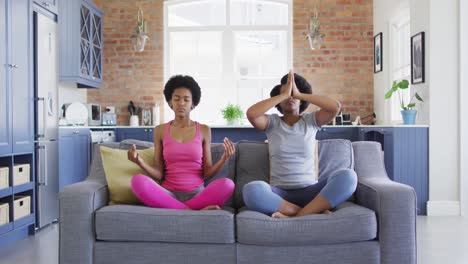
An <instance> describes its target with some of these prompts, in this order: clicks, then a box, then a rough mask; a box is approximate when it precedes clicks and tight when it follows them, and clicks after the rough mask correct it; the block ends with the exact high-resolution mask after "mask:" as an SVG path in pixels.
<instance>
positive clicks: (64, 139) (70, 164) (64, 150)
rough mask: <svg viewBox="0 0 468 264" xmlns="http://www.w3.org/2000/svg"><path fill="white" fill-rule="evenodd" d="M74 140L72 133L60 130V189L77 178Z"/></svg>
mask: <svg viewBox="0 0 468 264" xmlns="http://www.w3.org/2000/svg"><path fill="white" fill-rule="evenodd" d="M75 160H76V158H75V155H74V142H73V137H72V136H71V134H68V133H63V132H60V137H59V190H60V191H61V190H62V189H63V187H65V186H67V185H70V184H72V183H73V179H75V178H76V176H75V174H76V170H75Z"/></svg>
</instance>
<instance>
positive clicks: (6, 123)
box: [0, 0, 13, 155]
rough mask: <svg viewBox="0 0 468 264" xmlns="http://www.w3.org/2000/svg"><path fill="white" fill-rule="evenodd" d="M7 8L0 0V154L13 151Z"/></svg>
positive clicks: (3, 0)
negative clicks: (8, 76) (8, 75)
mask: <svg viewBox="0 0 468 264" xmlns="http://www.w3.org/2000/svg"><path fill="white" fill-rule="evenodd" d="M6 26H7V9H6V1H5V0H0V47H2V48H0V155H3V154H8V153H11V152H12V151H13V147H12V130H11V111H10V106H11V100H10V98H11V96H10V93H11V91H10V87H9V78H7V74H8V72H9V71H10V67H9V66H8V62H7V60H8V57H7V56H8V51H7V49H6V48H5V47H7V28H6Z"/></svg>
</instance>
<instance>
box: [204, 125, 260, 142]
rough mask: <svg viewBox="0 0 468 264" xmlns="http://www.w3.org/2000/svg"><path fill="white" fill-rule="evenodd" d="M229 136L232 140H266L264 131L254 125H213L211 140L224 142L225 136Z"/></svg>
mask: <svg viewBox="0 0 468 264" xmlns="http://www.w3.org/2000/svg"><path fill="white" fill-rule="evenodd" d="M225 137H227V138H229V139H230V140H231V141H232V142H234V143H235V142H239V141H241V140H248V141H260V142H264V141H265V140H266V134H265V132H264V131H260V130H257V129H255V128H253V127H212V128H211V142H212V143H223V141H224V138H225Z"/></svg>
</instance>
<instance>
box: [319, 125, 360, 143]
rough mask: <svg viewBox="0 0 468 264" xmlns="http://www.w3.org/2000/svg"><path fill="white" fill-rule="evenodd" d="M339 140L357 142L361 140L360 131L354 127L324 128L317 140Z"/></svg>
mask: <svg viewBox="0 0 468 264" xmlns="http://www.w3.org/2000/svg"><path fill="white" fill-rule="evenodd" d="M339 138H341V139H348V140H350V141H357V140H358V138H359V134H358V130H357V129H356V128H354V127H339V126H336V127H322V128H321V129H320V130H319V131H317V135H316V139H317V140H324V139H339Z"/></svg>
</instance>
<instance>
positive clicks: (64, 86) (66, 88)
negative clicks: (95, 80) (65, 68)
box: [58, 82, 92, 113]
mask: <svg viewBox="0 0 468 264" xmlns="http://www.w3.org/2000/svg"><path fill="white" fill-rule="evenodd" d="M86 91H87V89H78V88H76V83H65V82H60V83H59V91H58V93H59V100H58V108H59V112H58V113H61V109H62V105H63V104H67V103H73V102H81V103H86V102H87V99H88V95H87V92H86ZM91 103H92V102H91Z"/></svg>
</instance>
